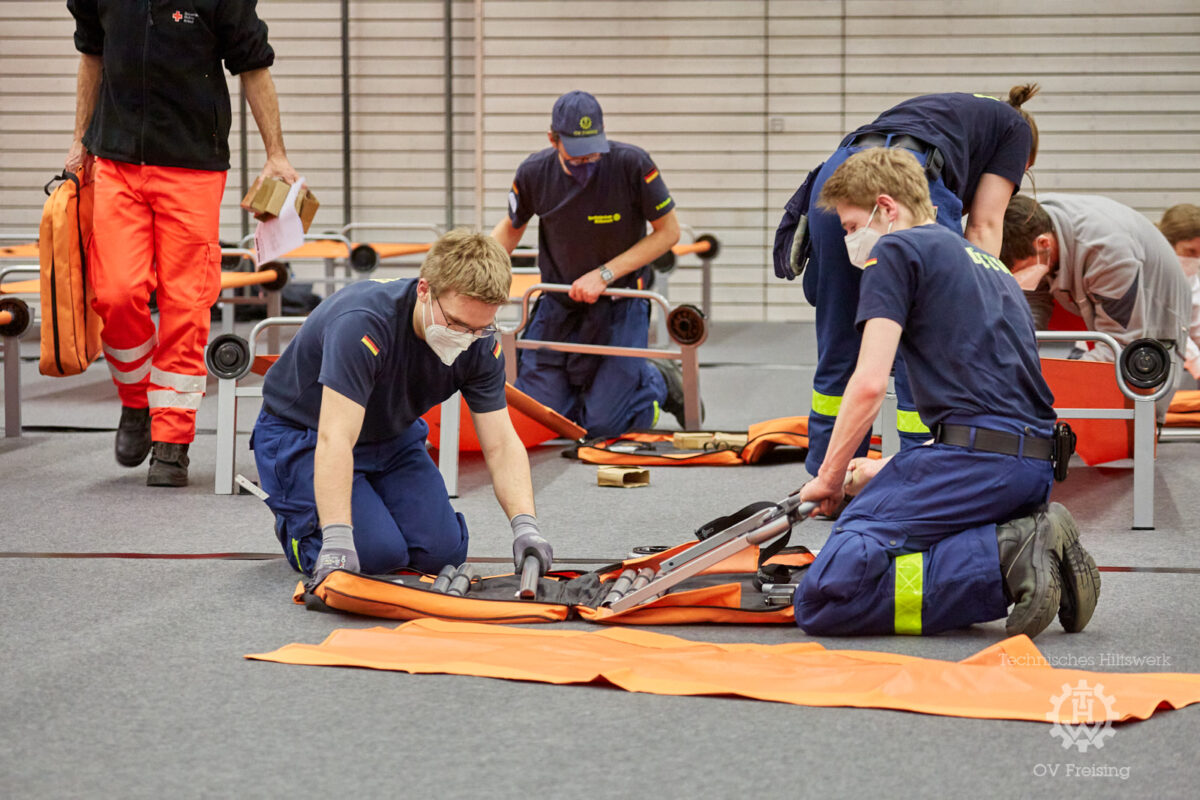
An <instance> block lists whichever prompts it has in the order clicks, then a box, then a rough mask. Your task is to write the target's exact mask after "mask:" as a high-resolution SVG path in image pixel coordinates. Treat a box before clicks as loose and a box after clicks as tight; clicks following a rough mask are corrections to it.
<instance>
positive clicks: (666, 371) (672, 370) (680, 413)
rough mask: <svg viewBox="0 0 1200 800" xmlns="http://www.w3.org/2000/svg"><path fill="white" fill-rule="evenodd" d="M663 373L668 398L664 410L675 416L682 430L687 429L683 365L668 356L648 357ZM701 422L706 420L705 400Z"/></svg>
mask: <svg viewBox="0 0 1200 800" xmlns="http://www.w3.org/2000/svg"><path fill="white" fill-rule="evenodd" d="M648 360H649V361H650V363H651V364H653V365H654V366H655V367H656V368H657V369H658V371H659V374H661V375H662V378H663V382H664V383H666V384H667V399H666V400H664V401H663V402H662V406H661V408H662V410H663V411H666V412H667V413H668V414H670V415H672V416H673V417H675V421H676V422H678V423H679V427H680V429H681V430H685V431H686V430H687V422H686V421H685V420H686V418H687V417H686V414H685V413H684V407H683V366H682V365H681V364H680V363H679V362H678V361H674V360H672V359H668V358H651V359H648ZM700 422H702V423H703V422H704V402H703V401H701V402H700Z"/></svg>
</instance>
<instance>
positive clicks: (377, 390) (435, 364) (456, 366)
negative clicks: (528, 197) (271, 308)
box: [263, 278, 505, 444]
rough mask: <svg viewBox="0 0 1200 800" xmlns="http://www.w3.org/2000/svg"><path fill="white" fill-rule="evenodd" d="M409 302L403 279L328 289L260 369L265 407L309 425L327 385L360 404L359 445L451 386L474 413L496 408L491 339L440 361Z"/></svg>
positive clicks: (387, 433) (498, 377)
mask: <svg viewBox="0 0 1200 800" xmlns="http://www.w3.org/2000/svg"><path fill="white" fill-rule="evenodd" d="M416 300H417V281H416V280H415V279H411V278H410V279H407V280H392V281H377V280H365V281H359V282H357V283H352V284H350V285H349V286H347V287H345V288H344V289H341V290H340V291H337V292H335V293H334V294H332V295H331V296H330V297H329V298H328V299H327V300H325V301H324V302H323V303H321V304H320V305H319V306H317V308H316V310H315V311H313V312H312V314H311V315H310V316H309V317H308V319H307V320H305V321H304V325H302V326H301V328H300V331H299V333H297V334H296V337H295V338H294V339H292V341H291V343H290V344H289V345H288V346H287V348H286V349H285V350H284V351H283V355H281V356H280V357H279V360H278V361H277V362H276V363H275V365H274V366H272V367H271V369H270V370H269V371H268V372H267V377H266V380H265V381H264V383H263V403H264V405H265V406H266V408H267V409H268V411H269V412H270V413H271V414H274V415H275V416H277V417H280V418H281V419H284V420H286V421H288V422H291V423H293V424H295V425H301V426H304V427H307V428H312V429H314V430H316V428H317V422H318V420H319V419H320V415H321V392H322V387H325V386H328V387H329V388H330V389H333V390H334V391H335V392H337V393H339V394H342V395H345V396H346V397H348V398H350V399H351V400H353V401H354V402H356V403H358V404H359V405H361V406H362V407H363V408H365V409H366V415H365V417H364V418H363V426H362V432H361V433H360V434H359V436H358V442H359V443H360V444H364V443H367V442H379V441H384V440H386V439H390V438H392V437H395V436H399V435H400V434H402V433H404V432H405V431H406V430H407V429H408V428H409V426H410V425H412V424H413V422H415V421H416V420H417V419H418V418H419V417H420V416H421V415H422V414H424V413H425V412H426V411H428V410H429V409H431V408H433V407H434V406H436V405H438V404H439V403H441V402H442V401H443V400H445V399H446V398H448V397H450V396H451V395H453V394H454V393H455V392H456V391H459V390H461V391H462V393H463V397H464V398H465V399H466V401H467V406H468V407H470V409H471V410H472V411H474V412H475V413H477V414H481V413H486V412H488V411H497V410H499V409H501V408H504V406H505V400H504V356H503V354H502V353H501V351H500V346H499V342H498V341H495V340H494V339H493V338H492V337H487V338H485V339H479V340H477V341H476V342H475V343H474V344H472V345H471V347H470V348H468V350H467V351H466V352H465V353H463V354H462V355H460V356H459V357H458V358H457V359H455V361H454V363H453V364H452V365H450V366H449V367H447V366H446V365H444V364H443V363H442V362H441V360H440V359H439V358H438V357H437V355H436V354H435V353H434V352H433V350H432V349H430V347H429V345H428V344H426V343H425V340H424V339H421V338H420V337H419V336H417V333H416V331H414V330H413V306H414V305H415V303H416Z"/></svg>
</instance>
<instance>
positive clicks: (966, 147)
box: [842, 92, 1033, 216]
mask: <svg viewBox="0 0 1200 800" xmlns="http://www.w3.org/2000/svg"><path fill="white" fill-rule="evenodd" d="M864 133H884V134H887V133H898V134H908V135H910V136H913V137H914V138H917V139H920V140H921V141H923V142H925V143H926V144H931V145H933V146H934V147H936V148H937V149H938V151H939V152H940V153H941V154H942V158H943V159H945V163H944V165H943V167H942V173H941V178H942V182H943V183H945V184H946V188H947V189H949V190H950V191H951V192H953V193H954V195H955V196H956V197H958V198H959V199H960V200H961V201H962V208H963V209H968V210H969V209H970V208H971V203H972V201H973V200H974V199H975V189H976V188H978V186H979V180H980V178H982V177H983V174H984V173H990V174H993V175H999V176H1000V177H1001V178H1007V179H1008V180H1010V181H1012V182H1013V185H1014V186H1015V187H1017V188H1020V186H1021V178H1022V177H1023V176H1024V174H1025V163H1026V162H1027V161H1028V160H1029V151H1030V149H1031V148H1032V146H1033V131H1032V130H1030V128H1029V124H1028V123H1027V122H1025V120H1024V118H1023V117H1022V116H1021V112H1019V111H1018V110H1017V109H1015V108H1013V107H1012V106H1010V105H1009V104H1008V103H1005V102H1004V101H1002V100H997V99H996V98H994V97H989V96H987V95H982V94H967V93H964V92H950V93H945V94H927V95H922V96H920V97H914V98H912V99H910V100H905V101H904V102H903V103H899V104H898V105H896V106H894V107H892V108H889V109H888V110H887V111H885V112H883V113H882V114H880V115H879V117H878V118H876V119H875V120H874V121H873V122H871V123H869V124H867V125H864V126H862V127H861V128H859V129H858V130H856V131H855V132H854V133H851V134H850V135H849V136H847V137H846V138H845V139H844V140H843V141H842V146H843V147H847V146H849V144H850V142H852V141H854V139H855V138H857V137H858V136H860V135H862V134H864ZM939 216H940V215H939Z"/></svg>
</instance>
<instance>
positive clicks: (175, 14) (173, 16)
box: [171, 11, 183, 22]
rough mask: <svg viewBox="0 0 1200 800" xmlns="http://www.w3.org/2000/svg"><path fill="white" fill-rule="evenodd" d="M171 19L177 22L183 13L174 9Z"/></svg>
mask: <svg viewBox="0 0 1200 800" xmlns="http://www.w3.org/2000/svg"><path fill="white" fill-rule="evenodd" d="M171 19H173V20H175V21H176V22H179V20H181V19H183V14H180V13H179V12H178V11H176V12H175V13H174V14H172V15H171Z"/></svg>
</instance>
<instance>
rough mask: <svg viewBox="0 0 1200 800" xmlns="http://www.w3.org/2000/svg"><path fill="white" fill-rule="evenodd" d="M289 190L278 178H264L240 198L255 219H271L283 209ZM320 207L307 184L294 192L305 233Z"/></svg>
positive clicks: (297, 211) (297, 210)
mask: <svg viewBox="0 0 1200 800" xmlns="http://www.w3.org/2000/svg"><path fill="white" fill-rule="evenodd" d="M290 190H291V186H290V185H288V184H287V183H285V182H284V181H281V180H279V179H278V178H264V179H263V182H262V183H260V184H259V185H258V189H257V190H255V189H254V188H253V187H251V189H250V191H249V192H247V193H246V196H245V197H243V198H242V206H243V207H245V208H248V209H249V210H250V212H251V213H253V214H254V217H255V219H260V220H267V219H271V218H272V217H277V216H279V212H280V211H281V210H283V201H284V200H286V199H287V195H288V191H290ZM320 207H321V204H320V202H318V201H317V196H316V195H315V194H313V193H312V192H310V191H309V190H308V187H307V186H304V187H301V189H300V191H299V192H298V193H297V194H296V213H297V214H299V215H300V222H301V224H302V225H303V226H304V232H305V233H308V228H309V226H310V225H312V221H313V217H314V216H316V213H317V209H318V208H320Z"/></svg>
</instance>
